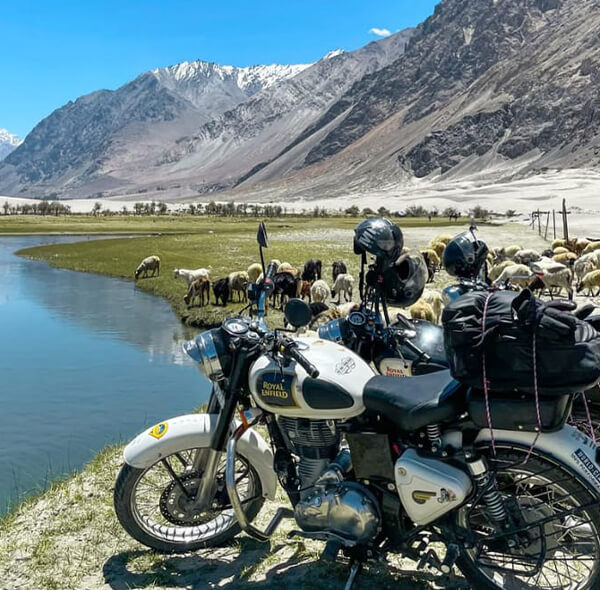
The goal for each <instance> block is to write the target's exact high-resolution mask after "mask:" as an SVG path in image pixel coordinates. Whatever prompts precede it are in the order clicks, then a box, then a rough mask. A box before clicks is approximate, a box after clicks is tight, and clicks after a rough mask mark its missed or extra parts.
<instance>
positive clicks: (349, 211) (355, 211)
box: [344, 205, 360, 217]
mask: <svg viewBox="0 0 600 590" xmlns="http://www.w3.org/2000/svg"><path fill="white" fill-rule="evenodd" d="M344 213H345V214H346V215H351V216H352V217H358V215H359V213H360V209H359V208H358V207H357V206H356V205H352V207H348V208H347V209H346V210H345V211H344Z"/></svg>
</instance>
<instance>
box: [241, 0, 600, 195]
mask: <svg viewBox="0 0 600 590" xmlns="http://www.w3.org/2000/svg"><path fill="white" fill-rule="evenodd" d="M598 31H600V4H598V2H597V1H596V0H581V1H580V0H445V1H444V2H442V3H441V4H439V5H438V6H437V7H436V10H435V14H434V15H433V16H432V17H430V18H429V19H428V20H427V21H425V22H424V23H423V24H422V25H420V26H419V27H418V28H417V30H416V32H415V34H414V35H413V36H412V38H411V40H410V43H409V45H408V47H407V49H406V53H405V55H404V56H402V58H400V59H398V60H396V61H395V62H394V63H392V64H390V65H389V66H387V67H386V68H383V69H381V70H379V71H376V72H374V73H372V74H369V75H366V76H365V77H364V78H363V79H362V80H361V81H360V82H359V83H357V84H355V85H353V86H352V88H351V89H350V90H349V91H348V92H346V93H345V94H344V96H343V97H342V98H341V99H340V100H339V101H337V102H336V103H335V104H334V105H333V106H332V107H331V108H330V109H329V110H328V111H327V112H326V113H325V114H324V115H323V116H322V117H321V118H320V119H319V120H318V121H317V122H316V123H315V124H314V125H312V126H309V127H307V129H306V130H305V131H304V132H303V133H302V134H301V135H300V136H299V137H298V138H297V139H296V140H295V141H294V143H293V144H292V146H295V145H299V144H300V145H301V144H302V143H311V144H312V145H311V148H310V150H309V151H308V152H307V153H306V156H305V158H304V162H303V166H304V170H302V171H301V172H300V173H296V174H294V175H292V176H291V177H288V178H286V185H287V186H290V185H292V186H294V188H295V193H296V194H304V195H305V196H311V195H318V194H323V193H325V194H328V195H332V194H335V193H336V192H337V193H342V192H348V190H349V188H350V190H356V189H358V188H359V187H360V188H361V189H367V190H368V189H369V188H374V187H381V186H382V184H385V183H387V184H394V183H396V184H398V183H406V182H407V181H409V180H410V179H412V178H414V177H417V178H422V177H425V176H429V177H438V176H439V175H440V174H441V175H443V177H444V178H446V179H447V178H452V177H456V178H465V177H466V176H470V177H473V176H478V175H479V176H482V177H485V178H487V179H488V180H490V179H493V178H494V177H497V178H502V177H511V176H513V177H514V175H515V174H521V175H524V174H530V173H534V172H536V171H539V170H544V169H546V168H549V167H552V168H563V167H598V166H599V165H600V99H599V98H598V97H599V96H600V94H599V91H600V44H599V43H598V41H599V40H600V37H599V33H598ZM271 180H274V181H276V180H277V177H276V175H272V176H271ZM251 182H252V181H251V180H249V181H248V182H247V183H246V186H248V185H249V184H251ZM280 185H281V183H279V185H278V184H277V182H275V183H273V182H272V183H270V184H269V185H267V187H268V188H269V190H271V191H275V192H277V191H278V192H279V193H281V192H282V190H283V189H281V186H280ZM278 186H279V188H278V189H277V187H278ZM259 187H260V185H259ZM259 187H257V191H258V188H259ZM260 188H261V195H262V194H264V193H265V187H260ZM246 192H247V193H250V194H251V193H252V192H253V191H252V190H250V191H246ZM254 196H255V195H254ZM272 197H273V194H270V195H269V198H272Z"/></svg>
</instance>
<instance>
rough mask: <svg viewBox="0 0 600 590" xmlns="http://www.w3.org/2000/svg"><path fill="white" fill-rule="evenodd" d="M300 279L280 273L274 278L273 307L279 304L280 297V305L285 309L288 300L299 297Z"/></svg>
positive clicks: (286, 273)
mask: <svg viewBox="0 0 600 590" xmlns="http://www.w3.org/2000/svg"><path fill="white" fill-rule="evenodd" d="M299 282H300V279H298V278H295V277H293V276H292V275H291V274H290V273H289V272H278V273H277V274H276V275H275V276H274V277H273V284H274V285H275V288H274V289H273V307H275V306H276V304H277V296H278V295H279V305H280V307H283V304H284V302H285V299H286V298H288V299H289V298H292V297H298V284H299Z"/></svg>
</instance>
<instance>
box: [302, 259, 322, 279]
mask: <svg viewBox="0 0 600 590" xmlns="http://www.w3.org/2000/svg"><path fill="white" fill-rule="evenodd" d="M322 267H323V263H322V262H321V261H320V260H316V259H314V258H311V259H310V260H307V261H306V262H305V263H304V269H303V270H302V280H303V281H320V280H321V270H322Z"/></svg>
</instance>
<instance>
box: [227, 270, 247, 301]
mask: <svg viewBox="0 0 600 590" xmlns="http://www.w3.org/2000/svg"><path fill="white" fill-rule="evenodd" d="M249 280H250V278H249V277H248V273H247V272H246V271H245V270H237V271H234V272H232V273H230V274H229V277H228V284H229V300H230V301H233V292H234V291H235V292H236V293H237V294H238V301H240V299H241V300H242V301H248V282H249Z"/></svg>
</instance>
